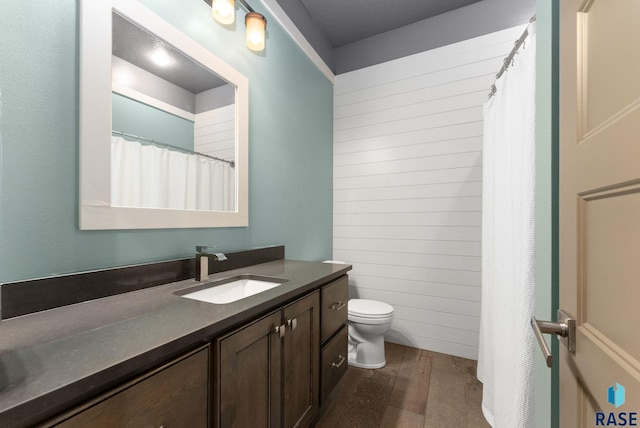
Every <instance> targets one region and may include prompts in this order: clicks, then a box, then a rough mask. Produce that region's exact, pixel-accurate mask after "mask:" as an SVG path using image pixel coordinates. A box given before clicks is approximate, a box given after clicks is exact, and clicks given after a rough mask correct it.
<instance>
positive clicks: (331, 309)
mask: <svg viewBox="0 0 640 428" xmlns="http://www.w3.org/2000/svg"><path fill="white" fill-rule="evenodd" d="M320 301H321V304H322V310H321V312H320V319H321V320H322V338H321V342H322V343H324V342H325V341H326V340H327V339H329V338H330V337H331V336H333V334H334V333H335V332H336V331H338V330H339V329H340V328H341V327H342V326H343V325H344V324H345V323H346V322H347V302H348V301H349V280H348V279H347V277H346V276H344V277H342V278H340V279H338V280H337V281H334V282H332V283H331V284H329V285H326V286H324V287H322V291H321V294H320Z"/></svg>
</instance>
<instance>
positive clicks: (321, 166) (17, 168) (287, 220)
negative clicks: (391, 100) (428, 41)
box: [0, 0, 333, 282]
mask: <svg viewBox="0 0 640 428" xmlns="http://www.w3.org/2000/svg"><path fill="white" fill-rule="evenodd" d="M78 3H79V2H78V1H77V0H58V1H54V2H25V1H22V0H3V1H2V12H1V13H0V67H1V68H0V282H7V281H15V280H21V279H28V278H36V277H43V276H49V275H56V274H61V273H68V272H78V271H84V270H89V269H97V268H106V267H113V266H121V265H128V264H135V263H143V262H149V261H158V260H166V259H172V258H179V257H188V256H191V255H193V253H194V246H195V245H196V244H202V243H204V244H210V245H215V246H217V247H218V248H220V249H221V250H235V249H244V248H251V247H256V246H264V245H271V244H284V245H285V246H286V256H287V257H288V258H292V259H302V260H323V259H328V258H330V257H331V253H332V139H333V88H332V85H331V83H330V82H329V81H328V80H327V79H326V78H325V77H324V76H323V75H322V74H321V73H320V72H319V71H318V70H317V69H316V68H315V66H314V65H313V64H312V63H311V62H310V60H309V59H308V58H307V57H306V56H305V55H304V54H303V53H302V51H301V50H300V49H299V48H298V47H297V45H295V44H294V42H293V41H292V40H291V39H290V38H289V36H288V35H287V34H286V33H285V32H284V30H282V28H281V27H279V25H278V24H277V22H276V20H275V19H273V17H271V16H270V15H269V14H267V13H266V11H264V13H265V15H266V17H267V20H268V22H269V26H268V30H267V49H266V51H265V52H264V53H262V54H255V53H253V52H251V51H249V50H248V49H246V48H245V46H244V23H243V20H242V16H241V17H240V22H239V23H238V22H236V28H235V29H227V28H223V27H221V26H220V25H218V24H216V23H215V22H213V20H212V18H211V13H210V9H209V8H208V6H207V5H206V4H205V3H204V2H203V1H202V0H181V1H166V0H144V1H142V2H141V3H143V4H144V5H146V6H147V7H148V8H149V9H152V10H153V11H154V12H156V13H157V14H158V15H160V16H161V17H163V18H164V19H165V20H167V21H169V22H170V23H171V24H173V25H174V26H176V27H178V28H179V29H181V30H182V31H183V32H185V33H186V34H188V35H189V36H190V37H192V38H193V39H195V40H196V41H198V42H199V43H200V44H202V45H203V46H204V47H206V48H208V49H210V50H211V51H213V52H214V53H215V54H216V55H218V56H219V57H221V58H222V59H223V60H225V61H226V62H228V63H229V64H230V65H232V66H233V67H235V68H236V69H237V70H238V71H240V72H241V73H243V74H244V75H245V76H247V77H248V79H249V85H250V91H249V99H250V106H249V115H250V116H249V150H250V155H249V156H250V173H249V175H250V180H249V191H250V195H249V199H250V206H249V215H250V217H249V224H250V225H249V227H247V228H222V229H217V228H211V229H173V230H143V231H139V230H133V231H80V230H79V229H78V114H79V112H78V79H79V78H78V73H79V65H78V64H79V62H78V47H79V40H78V33H79V18H78ZM252 5H253V7H254V8H255V9H257V10H261V11H263V8H262V5H261V4H260V3H259V2H257V1H256V2H255V3H252ZM96 108H101V107H100V106H96Z"/></svg>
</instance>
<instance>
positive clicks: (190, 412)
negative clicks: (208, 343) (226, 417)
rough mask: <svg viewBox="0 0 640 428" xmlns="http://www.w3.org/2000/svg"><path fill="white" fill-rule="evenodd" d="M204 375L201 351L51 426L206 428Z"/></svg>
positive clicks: (206, 362)
mask: <svg viewBox="0 0 640 428" xmlns="http://www.w3.org/2000/svg"><path fill="white" fill-rule="evenodd" d="M208 372H209V349H208V348H204V349H201V350H200V351H197V352H195V353H193V354H191V355H189V356H187V357H186V358H182V359H178V360H175V361H173V362H171V363H169V364H168V365H166V366H164V367H162V368H160V369H158V370H156V371H154V372H151V373H149V374H147V375H145V376H142V377H140V378H138V379H136V380H134V381H132V382H130V383H128V384H127V385H124V386H123V387H120V388H117V389H116V390H114V391H112V392H111V393H108V394H105V395H103V396H102V397H99V398H97V399H95V400H92V401H91V402H90V403H87V404H86V405H84V406H82V408H78V409H76V410H75V411H74V412H70V413H68V414H73V413H76V414H75V415H74V416H71V417H70V418H68V419H66V420H65V421H64V422H62V423H60V424H59V425H55V426H56V427H70V428H71V427H73V428H82V427H91V428H96V427H105V428H106V427H159V426H165V427H194V428H195V427H203V428H204V427H207V425H208V422H207V418H208V407H209V406H208V389H209V387H208ZM60 419H62V418H60Z"/></svg>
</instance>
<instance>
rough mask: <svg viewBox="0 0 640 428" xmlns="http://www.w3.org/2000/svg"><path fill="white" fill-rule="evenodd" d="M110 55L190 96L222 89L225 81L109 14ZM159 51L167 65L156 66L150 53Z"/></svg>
mask: <svg viewBox="0 0 640 428" xmlns="http://www.w3.org/2000/svg"><path fill="white" fill-rule="evenodd" d="M112 25H113V32H112V36H113V40H112V43H113V44H112V49H113V51H112V52H113V55H114V56H117V57H119V58H121V59H123V60H125V61H127V62H129V63H131V64H133V65H135V66H137V67H139V68H141V69H143V70H145V71H147V72H149V73H151V74H155V75H156V76H158V77H161V78H163V79H164V80H167V81H169V82H171V83H173V84H175V85H177V86H179V87H181V88H183V89H186V90H187V91H189V92H191V93H193V94H199V93H200V92H203V91H206V90H209V89H212V88H216V87H219V86H224V85H226V84H227V82H226V81H224V80H222V79H221V78H220V77H219V76H217V75H216V74H214V73H212V72H211V71H210V70H209V69H207V68H205V67H203V66H202V65H200V64H198V63H196V62H195V61H193V60H191V59H190V58H188V57H186V56H185V55H183V54H182V52H180V51H177V50H176V49H174V48H173V47H172V46H171V45H169V44H167V43H165V42H164V41H163V40H162V39H159V38H158V37H157V36H156V35H155V34H151V33H149V32H148V31H147V30H145V29H143V28H141V27H139V26H138V25H136V24H134V23H133V22H131V21H129V20H128V19H126V18H124V17H122V16H120V15H119V14H117V13H115V12H114V13H113V20H112ZM158 50H161V51H162V52H163V54H164V55H166V57H167V59H168V63H169V64H168V65H158V64H157V63H155V62H154V61H153V58H152V56H151V55H150V53H153V52H157V51H158Z"/></svg>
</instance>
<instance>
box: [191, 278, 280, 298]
mask: <svg viewBox="0 0 640 428" xmlns="http://www.w3.org/2000/svg"><path fill="white" fill-rule="evenodd" d="M283 282H285V280H281V279H276V278H264V277H256V276H250V275H246V276H245V275H243V276H239V277H233V278H229V279H223V280H220V281H216V282H213V283H210V284H206V286H207V287H206V288H200V287H197V288H200V289H199V290H197V291H193V292H191V293H188V294H181V295H182V297H186V298H187V299H194V300H200V301H202V302H208V303H217V304H225V303H231V302H235V301H237V300H240V299H244V298H245V297H249V296H253V295H254V294H258V293H262V292H263V291H267V290H270V289H272V288H275V287H277V286H279V285H282V283H283Z"/></svg>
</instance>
